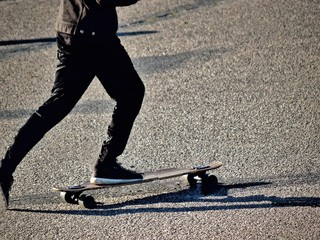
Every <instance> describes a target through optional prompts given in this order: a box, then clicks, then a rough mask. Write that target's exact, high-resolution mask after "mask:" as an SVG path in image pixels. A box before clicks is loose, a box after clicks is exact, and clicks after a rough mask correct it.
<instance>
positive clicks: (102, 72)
mask: <svg viewBox="0 0 320 240" xmlns="http://www.w3.org/2000/svg"><path fill="white" fill-rule="evenodd" d="M95 72H96V73H97V77H98V78H99V80H100V81H101V83H102V85H103V86H104V88H105V89H106V91H107V93H108V94H109V95H110V97H111V98H112V99H114V100H115V101H116V106H115V108H114V111H113V114H112V119H111V123H110V125H109V126H108V131H107V139H106V140H105V141H104V143H103V145H102V147H101V152H100V155H99V158H98V161H97V162H96V165H95V173H94V176H93V178H91V181H92V182H93V183H118V182H122V180H123V181H128V179H132V178H134V179H135V178H138V180H140V179H141V175H140V174H139V175H137V174H134V172H130V171H128V170H125V169H123V168H120V167H119V166H118V165H117V164H116V158H117V157H118V156H119V155H121V154H122V153H123V151H124V149H125V147H126V144H127V141H128V138H129V135H130V132H131V129H132V126H133V123H134V121H135V118H136V116H137V115H138V113H139V111H140V108H141V104H142V101H143V97H144V92H145V88H144V85H143V82H142V81H141V79H140V77H139V76H138V74H137V72H136V71H135V69H134V67H133V64H132V62H131V59H130V58H129V56H128V54H127V52H126V51H125V49H124V48H123V47H122V45H121V44H120V43H119V44H118V45H116V46H114V48H113V49H112V51H110V50H109V51H108V52H107V53H106V56H105V59H103V58H102V60H101V63H100V64H98V65H96V70H95ZM112 164H113V165H112ZM110 165H112V166H111V167H110ZM115 165H116V167H114V166H115ZM107 168H109V169H110V168H115V169H114V170H110V172H109V169H108V170H107V171H108V173H106V172H105V169H107ZM119 168H120V169H119ZM101 169H102V174H99V171H100V170H101ZM126 171H128V174H126ZM113 173H114V174H113ZM105 174H107V175H109V174H110V177H107V178H109V179H107V180H106V181H105V180H104V179H102V182H101V181H100V182H99V179H98V180H97V178H98V177H97V176H98V175H105ZM101 178H104V177H101ZM112 178H115V179H116V180H115V181H113V180H111V179H112ZM119 178H122V179H119ZM109 180H110V181H109Z"/></svg>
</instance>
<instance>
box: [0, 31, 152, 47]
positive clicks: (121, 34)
mask: <svg viewBox="0 0 320 240" xmlns="http://www.w3.org/2000/svg"><path fill="white" fill-rule="evenodd" d="M154 33H158V31H135V32H118V33H117V35H118V36H119V37H127V36H137V35H146V34H154ZM55 41H56V38H55V37H50V38H36V39H20V40H7V41H0V46H9V45H19V44H32V43H51V42H55Z"/></svg>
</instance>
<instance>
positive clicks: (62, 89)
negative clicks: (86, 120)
mask: <svg viewBox="0 0 320 240" xmlns="http://www.w3.org/2000/svg"><path fill="white" fill-rule="evenodd" d="M58 59H59V63H58V66H57V71H56V76H55V82H54V86H53V89H52V92H51V96H50V98H49V99H48V100H47V101H46V102H45V103H44V104H43V105H42V106H40V107H39V109H38V110H37V111H35V113H34V114H32V115H31V117H30V118H29V119H28V120H27V122H26V123H25V124H24V125H23V126H22V127H21V129H20V130H19V131H18V133H17V135H16V137H15V138H14V141H13V143H12V145H11V146H10V147H9V148H8V150H7V152H6V154H5V156H4V158H3V159H2V160H1V167H0V184H1V187H2V190H3V192H4V195H5V197H6V198H7V200H8V197H9V190H10V186H11V185H12V184H9V182H12V180H13V178H12V175H13V173H14V171H15V169H16V167H17V166H18V165H19V163H20V162H21V161H22V159H23V158H24V157H25V155H26V154H27V153H28V152H29V151H30V150H31V149H32V148H33V147H34V146H35V145H36V144H37V143H38V142H39V141H40V140H41V139H42V137H43V136H44V135H45V134H46V133H47V132H48V131H49V130H50V129H51V128H52V127H54V126H55V125H56V124H57V123H59V122H60V121H61V120H62V119H63V118H64V117H65V116H66V115H67V114H68V113H69V112H70V111H71V110H72V108H73V107H74V106H75V104H76V103H77V102H78V100H79V99H80V97H81V96H82V94H83V93H84V91H85V90H86V89H87V87H88V86H89V84H90V82H91V81H92V79H93V78H94V74H93V71H92V70H90V69H89V70H88V69H87V68H85V66H84V65H83V64H81V62H80V61H78V59H77V58H74V57H73V56H72V55H71V54H69V53H67V52H63V51H61V50H59V52H58Z"/></svg>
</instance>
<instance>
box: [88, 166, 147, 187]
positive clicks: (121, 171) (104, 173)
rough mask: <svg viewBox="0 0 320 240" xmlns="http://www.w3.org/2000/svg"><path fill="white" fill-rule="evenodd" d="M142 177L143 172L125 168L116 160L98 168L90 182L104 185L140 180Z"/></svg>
mask: <svg viewBox="0 0 320 240" xmlns="http://www.w3.org/2000/svg"><path fill="white" fill-rule="evenodd" d="M142 179H143V176H142V174H140V173H137V172H134V171H131V170H128V169H125V168H123V167H122V166H121V165H120V164H119V163H118V162H116V161H115V162H112V163H108V164H106V165H104V166H103V168H98V169H96V170H95V172H94V174H93V176H92V177H91V178H90V182H91V183H94V184H102V185H103V184H120V183H132V182H139V181H142Z"/></svg>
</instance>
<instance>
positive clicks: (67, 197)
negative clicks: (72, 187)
mask: <svg viewBox="0 0 320 240" xmlns="http://www.w3.org/2000/svg"><path fill="white" fill-rule="evenodd" d="M60 198H61V199H62V200H63V201H64V202H66V203H71V204H77V199H76V196H75V195H74V194H73V193H71V192H60Z"/></svg>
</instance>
